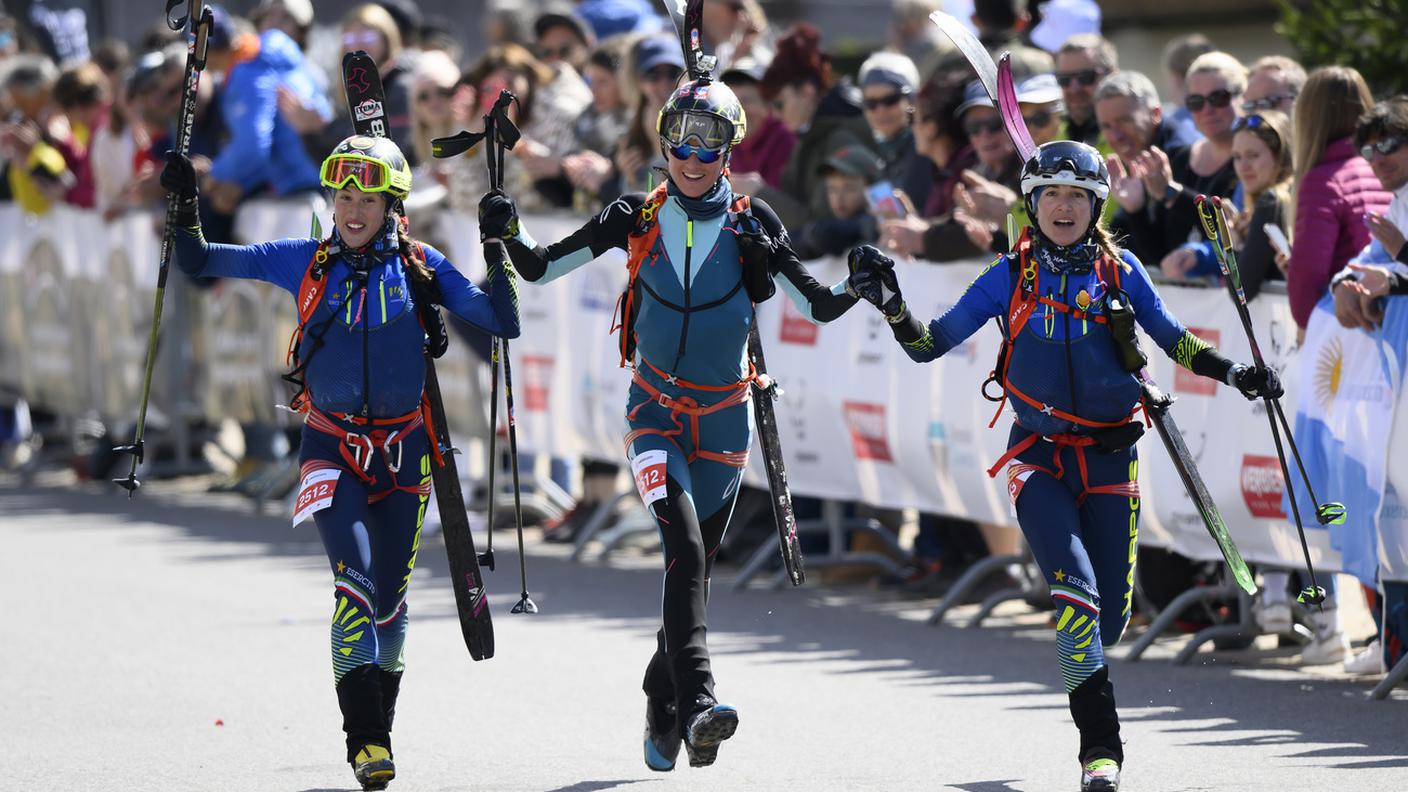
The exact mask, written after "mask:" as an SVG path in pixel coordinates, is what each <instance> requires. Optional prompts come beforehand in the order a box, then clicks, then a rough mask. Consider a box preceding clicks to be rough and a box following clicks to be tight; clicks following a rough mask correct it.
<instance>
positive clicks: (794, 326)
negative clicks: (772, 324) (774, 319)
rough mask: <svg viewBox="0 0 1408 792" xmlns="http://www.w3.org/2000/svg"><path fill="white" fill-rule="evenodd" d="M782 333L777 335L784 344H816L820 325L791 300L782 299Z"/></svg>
mask: <svg viewBox="0 0 1408 792" xmlns="http://www.w3.org/2000/svg"><path fill="white" fill-rule="evenodd" d="M781 302H782V334H781V335H780V336H779V337H778V339H779V340H780V341H782V343H784V344H799V345H801V346H816V339H817V335H818V334H820V332H821V327H820V326H818V325H817V324H815V323H813V322H811V321H810V320H808V319H807V317H805V316H803V315H802V312H801V311H799V310H797V306H795V305H793V304H792V301H791V300H782V301H781Z"/></svg>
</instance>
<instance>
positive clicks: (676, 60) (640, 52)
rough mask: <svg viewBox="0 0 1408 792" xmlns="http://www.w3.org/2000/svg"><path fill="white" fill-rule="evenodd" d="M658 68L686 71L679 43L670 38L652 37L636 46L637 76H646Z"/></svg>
mask: <svg viewBox="0 0 1408 792" xmlns="http://www.w3.org/2000/svg"><path fill="white" fill-rule="evenodd" d="M656 66H674V67H676V68H678V69H684V53H682V52H680V45H679V42H677V41H675V40H674V39H673V38H671V37H669V36H651V37H650V38H646V39H642V40H641V42H640V43H639V44H637V45H636V74H645V73H646V72H648V71H650V70H651V69H653V68H655V67H656Z"/></svg>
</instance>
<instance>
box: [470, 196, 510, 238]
mask: <svg viewBox="0 0 1408 792" xmlns="http://www.w3.org/2000/svg"><path fill="white" fill-rule="evenodd" d="M516 236H518V207H517V206H515V205H514V203H513V199H512V198H510V197H508V196H507V195H505V194H504V193H503V191H501V190H490V191H489V192H487V193H485V194H484V197H483V198H482V199H480V201H479V241H480V242H483V241H484V240H486V239H505V240H507V239H511V238H513V237H516Z"/></svg>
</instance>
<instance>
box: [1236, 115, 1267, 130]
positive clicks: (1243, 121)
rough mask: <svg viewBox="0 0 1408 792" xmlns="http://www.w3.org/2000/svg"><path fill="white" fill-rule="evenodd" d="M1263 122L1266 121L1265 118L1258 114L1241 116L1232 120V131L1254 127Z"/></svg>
mask: <svg viewBox="0 0 1408 792" xmlns="http://www.w3.org/2000/svg"><path fill="white" fill-rule="evenodd" d="M1264 123H1266V119H1264V118H1262V117H1261V116H1259V115H1249V116H1242V117H1241V118H1239V119H1237V120H1236V121H1233V122H1232V131H1233V132H1240V131H1242V130H1243V129H1256V128H1257V127H1259V126H1261V125H1262V124H1264Z"/></svg>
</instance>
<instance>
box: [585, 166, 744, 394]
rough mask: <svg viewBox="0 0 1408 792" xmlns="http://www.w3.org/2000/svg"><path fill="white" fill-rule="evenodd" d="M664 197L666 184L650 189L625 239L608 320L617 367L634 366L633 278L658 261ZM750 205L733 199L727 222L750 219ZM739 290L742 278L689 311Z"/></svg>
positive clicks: (719, 301) (719, 302) (741, 198)
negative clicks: (621, 273) (622, 271)
mask: <svg viewBox="0 0 1408 792" xmlns="http://www.w3.org/2000/svg"><path fill="white" fill-rule="evenodd" d="M668 197H669V195H668V191H667V185H666V184H665V183H663V182H662V183H661V184H660V185H659V186H658V187H656V188H655V189H654V190H651V191H650V195H649V196H648V197H646V199H645V203H643V204H641V206H640V209H638V210H636V218H635V227H634V228H633V229H632V230H631V233H630V234H629V235H628V236H627V237H626V288H625V290H624V291H622V292H621V296H620V298H618V299H617V300H616V313H615V316H614V317H613V318H612V325H611V332H613V333H618V335H617V344H618V346H619V349H620V351H621V362H620V364H619V365H620V367H621V368H633V367H634V366H633V363H632V361H633V360H634V359H635V352H636V336H635V333H636V331H635V326H636V307H637V306H636V300H635V295H636V282H637V281H636V276H638V275H639V274H640V268H641V265H642V264H644V263H645V262H646V259H649V260H650V263H651V265H652V266H653V265H654V264H655V262H656V261H658V260H659V259H660V253H659V252H656V250H655V242H656V240H657V239H659V238H660V207H661V206H663V205H664V204H665V199H666V198H668ZM751 206H752V201H751V199H750V198H749V197H748V196H746V195H741V196H738V197H737V198H734V200H733V203H732V204H730V205H729V208H728V216H729V219H730V221H732V222H736V218H738V217H749V216H751ZM640 285H641V287H642V288H644V289H645V290H646V291H648V292H650V294H651V296H652V297H654V298H655V299H656V300H658V301H659V302H660V303H661V304H663V305H666V306H668V307H670V308H674V309H675V310H679V311H683V310H684V309H683V308H681V307H680V306H677V305H674V304H672V303H670V302H669V301H667V300H665V299H663V298H661V297H660V295H658V294H656V293H655V292H654V290H652V289H651V288H650V287H649V286H648V285H647V284H645V283H644V282H641V284H640ZM742 287H743V279H742V278H739V280H738V285H737V286H735V287H733V289H732V290H730V291H729V293H728V294H725V295H724V296H723V297H721V298H719V299H717V300H714V301H713V302H709V303H705V304H704V305H696V306H694V307H693V308H691V310H704V309H706V308H712V307H714V306H716V305H722V304H723V303H725V302H728V301H729V300H730V299H732V298H733V295H734V294H736V293H737V292H738V290H739V289H740V288H742Z"/></svg>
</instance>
